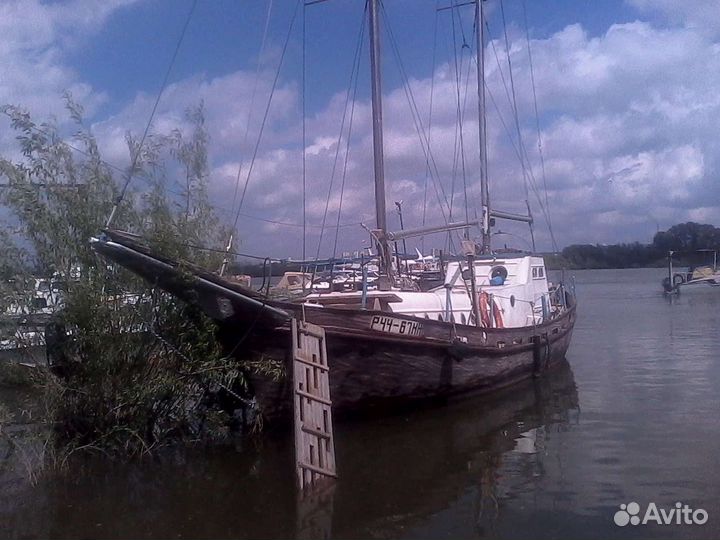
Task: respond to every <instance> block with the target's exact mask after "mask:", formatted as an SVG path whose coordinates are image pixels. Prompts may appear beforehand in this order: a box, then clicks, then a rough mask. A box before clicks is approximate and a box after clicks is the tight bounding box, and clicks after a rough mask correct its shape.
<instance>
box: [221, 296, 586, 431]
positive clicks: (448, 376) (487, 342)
mask: <svg viewBox="0 0 720 540" xmlns="http://www.w3.org/2000/svg"><path fill="white" fill-rule="evenodd" d="M284 307H285V308H286V309H288V310H289V311H292V310H298V313H295V315H296V316H297V318H299V319H301V318H302V316H303V314H302V310H301V309H298V308H297V306H284ZM304 311H305V320H306V321H307V322H310V323H313V324H318V325H321V326H323V327H324V328H325V332H326V346H327V352H328V363H329V366H330V394H331V399H332V402H333V410H334V411H335V412H336V413H337V414H338V415H340V416H343V415H347V414H353V413H358V412H372V411H383V410H387V409H392V408H397V407H402V406H405V405H408V404H409V403H415V402H418V401H423V400H442V399H446V398H449V397H452V396H456V395H461V394H467V393H472V394H480V393H485V392H490V391H493V390H496V389H499V388H502V387H505V386H508V385H511V384H514V383H516V382H518V381H521V380H523V379H528V378H531V377H533V376H539V375H541V374H542V373H543V372H544V371H545V370H546V369H547V368H549V367H551V366H552V365H554V364H556V363H558V362H560V361H561V360H563V359H564V358H565V354H566V352H567V349H568V347H569V345H570V339H571V336H572V330H573V326H574V322H575V307H574V306H571V307H570V308H569V309H568V310H567V311H566V312H565V313H564V314H563V315H562V316H560V317H558V318H557V319H554V320H552V321H550V322H549V323H547V324H542V325H538V326H536V327H534V328H533V327H529V328H508V329H495V328H476V327H474V326H466V325H451V324H448V323H440V322H437V321H424V322H423V332H424V335H423V336H418V337H409V336H408V337H398V336H394V335H393V336H390V335H388V334H382V333H379V332H377V331H373V330H370V327H371V325H372V321H373V319H374V318H376V317H385V316H388V313H384V312H373V311H367V312H348V311H347V310H339V309H328V308H325V309H305V310H304ZM393 318H397V319H400V320H403V319H404V320H407V321H408V322H410V321H416V320H417V319H415V318H413V317H403V316H399V315H393ZM238 329H240V336H242V335H245V334H246V333H247V331H246V330H245V331H243V330H242V329H241V327H238V326H235V325H231V326H229V327H227V328H226V330H225V331H224V332H222V333H221V335H222V336H224V338H223V341H224V342H225V343H226V345H227V346H228V347H229V348H230V350H232V349H234V348H237V350H242V351H243V353H246V352H247V351H248V350H252V351H253V352H255V353H259V354H263V355H265V356H266V357H270V358H273V359H275V360H280V361H282V362H283V365H284V368H285V369H284V371H285V373H292V370H291V362H292V358H291V354H292V353H291V350H292V344H291V335H290V327H289V325H287V326H285V325H283V326H280V327H275V328H273V329H271V330H270V331H268V332H266V333H264V332H258V333H257V334H256V335H255V338H254V339H252V340H248V341H247V343H246V347H243V346H242V345H241V346H240V347H237V339H238V338H237V336H238V334H237V330H238ZM228 330H229V331H228ZM241 354H242V353H241ZM251 382H252V387H253V388H252V389H253V391H254V394H255V396H256V399H257V401H258V404H259V405H260V409H261V412H262V414H263V416H264V417H265V418H266V419H268V420H275V421H277V420H279V419H282V418H286V419H290V418H292V414H291V411H290V407H291V404H292V399H293V388H292V381H290V380H288V379H287V378H284V379H281V380H279V381H273V380H271V379H269V378H268V377H266V376H259V375H253V376H251Z"/></svg>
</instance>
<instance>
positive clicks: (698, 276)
mask: <svg viewBox="0 0 720 540" xmlns="http://www.w3.org/2000/svg"><path fill="white" fill-rule="evenodd" d="M677 253H678V252H675V251H670V252H668V276H667V277H666V278H664V279H663V281H662V287H663V290H664V291H665V292H666V293H667V294H676V293H679V292H680V291H683V292H687V291H700V290H703V291H706V290H708V289H707V287H708V286H710V287H718V286H720V271H718V266H717V250H714V249H699V250H697V252H696V253H705V254H712V264H704V265H699V266H690V267H689V268H688V269H687V270H685V271H675V270H673V255H675V254H677Z"/></svg>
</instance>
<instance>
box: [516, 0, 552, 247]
mask: <svg viewBox="0 0 720 540" xmlns="http://www.w3.org/2000/svg"><path fill="white" fill-rule="evenodd" d="M522 7H523V19H524V21H525V39H526V41H527V52H528V63H529V66H530V83H531V86H532V92H533V106H534V108H535V127H536V129H537V146H538V154H539V156H540V168H541V172H542V182H543V189H544V190H545V208H547V213H548V218H549V217H550V216H551V215H552V214H551V213H550V200H549V199H548V188H547V175H546V174H545V156H544V155H543V148H542V136H541V133H540V114H539V112H538V104H537V91H536V88H535V69H534V68H533V57H532V47H531V46H530V28H529V25H528V18H527V5H526V2H525V0H523V1H522ZM548 229H549V230H550V239H551V240H552V244H553V249H554V250H555V251H558V245H557V242H556V241H555V233H554V232H553V227H552V220H550V219H548Z"/></svg>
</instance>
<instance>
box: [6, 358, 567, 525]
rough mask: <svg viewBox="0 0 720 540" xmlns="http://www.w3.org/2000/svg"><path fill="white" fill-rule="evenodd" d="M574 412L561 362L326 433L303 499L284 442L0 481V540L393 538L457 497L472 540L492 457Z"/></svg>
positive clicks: (269, 440)
mask: <svg viewBox="0 0 720 540" xmlns="http://www.w3.org/2000/svg"><path fill="white" fill-rule="evenodd" d="M577 411H578V395H577V390H576V385H575V381H574V378H573V373H572V371H571V369H570V367H569V365H568V364H567V363H565V362H563V363H562V364H561V365H559V366H558V367H557V368H554V369H553V370H552V371H551V372H548V373H547V375H546V376H545V377H543V378H541V379H538V380H532V381H527V382H526V383H524V384H520V385H516V386H514V387H512V388H511V389H508V390H506V391H504V392H502V393H499V394H495V395H493V396H492V397H488V398H473V399H467V400H463V401H460V402H456V403H453V404H450V405H448V406H445V407H440V408H437V409H429V410H428V409H426V410H421V411H416V412H412V413H405V414H402V415H397V416H392V417H386V418H381V419H376V420H373V421H364V422H345V423H342V424H338V425H336V429H335V431H336V435H335V436H336V452H337V461H338V473H339V477H340V479H339V481H338V482H337V483H336V484H335V486H334V487H333V488H332V489H331V490H329V491H328V492H327V493H326V494H325V495H324V496H323V497H319V498H318V499H317V500H316V499H307V498H306V499H305V500H303V501H300V500H299V499H298V497H297V494H296V491H295V486H294V470H293V459H294V458H293V440H292V438H291V437H290V436H289V435H288V434H285V435H274V436H266V437H263V438H262V439H259V440H258V441H254V442H248V441H245V442H244V443H243V445H244V447H220V448H218V447H215V448H209V449H208V448H203V449H191V450H187V449H184V450H175V451H169V452H167V453H165V454H163V455H162V456H159V457H156V458H154V459H152V460H146V461H142V462H139V463H133V464H121V463H114V462H112V461H110V460H108V459H105V458H94V459H87V458H86V459H83V460H82V461H76V462H74V463H72V464H71V465H70V466H69V468H67V469H66V470H64V471H62V472H59V473H53V474H51V475H47V476H45V477H43V479H42V480H41V481H40V483H39V484H37V485H36V486H30V485H28V484H27V482H25V483H20V482H18V480H17V478H16V477H14V478H13V479H12V480H9V479H2V477H0V482H1V483H2V484H3V486H4V488H6V489H5V490H4V491H5V493H6V494H8V495H6V496H5V497H4V499H5V500H3V501H2V502H0V505H1V506H0V518H1V519H0V535H2V536H3V537H10V538H36V537H46V536H49V537H52V538H89V537H103V538H128V537H134V538H156V537H181V538H183V537H189V538H292V537H322V536H325V537H340V538H349V537H353V538H355V537H381V538H386V537H399V536H403V535H405V533H406V532H407V531H411V530H412V529H413V528H414V527H417V526H420V527H421V528H422V524H423V522H424V521H425V520H426V519H427V518H428V516H432V515H434V514H436V513H438V512H441V511H443V510H444V509H447V508H448V507H451V506H452V505H453V504H455V503H456V501H458V499H461V498H464V497H467V496H468V494H471V496H472V497H473V500H472V502H471V503H470V506H471V507H472V508H473V510H472V514H473V516H472V525H471V526H472V528H473V529H474V531H475V532H474V534H476V535H483V531H484V529H485V528H486V527H492V524H493V522H494V521H495V520H496V519H497V517H498V513H499V511H500V507H499V502H498V500H499V498H501V497H502V496H503V495H502V494H501V493H498V492H497V489H498V487H497V485H498V482H497V479H498V474H499V473H498V470H499V468H500V467H501V466H502V465H503V463H504V461H506V460H507V459H508V456H510V455H511V454H514V453H527V454H535V453H537V452H539V451H541V449H542V445H543V437H544V433H545V430H546V429H548V428H549V427H551V426H562V425H565V424H568V423H569V422H570V419H571V418H574V416H575V413H577ZM574 412H575V413H574ZM0 457H1V456H0ZM13 501H15V502H13Z"/></svg>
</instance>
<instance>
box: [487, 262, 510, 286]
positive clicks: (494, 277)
mask: <svg viewBox="0 0 720 540" xmlns="http://www.w3.org/2000/svg"><path fill="white" fill-rule="evenodd" d="M507 277H508V271H507V268H505V267H504V266H494V267H493V268H492V269H491V270H490V285H502V284H504V283H505V280H506V279H507Z"/></svg>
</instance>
